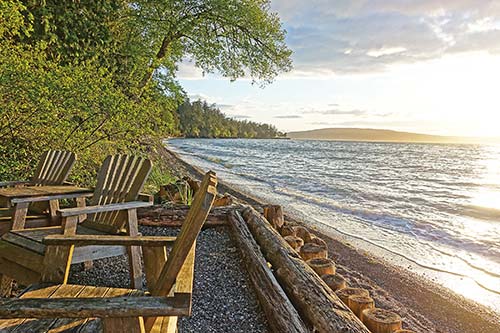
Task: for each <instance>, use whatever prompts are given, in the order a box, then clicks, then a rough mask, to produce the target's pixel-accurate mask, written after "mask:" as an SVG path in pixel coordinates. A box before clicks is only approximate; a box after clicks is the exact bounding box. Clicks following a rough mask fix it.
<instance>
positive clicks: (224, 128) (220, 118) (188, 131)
mask: <svg viewBox="0 0 500 333" xmlns="http://www.w3.org/2000/svg"><path fill="white" fill-rule="evenodd" d="M177 112H178V114H179V121H180V129H181V132H182V133H184V135H186V136H187V137H192V138H259V139H268V138H276V137H281V136H284V134H283V133H281V132H279V131H278V130H277V129H276V127H274V126H272V125H268V124H259V123H256V122H253V121H246V120H244V121H238V120H235V119H231V118H228V117H226V116H225V115H224V114H223V113H222V112H220V110H218V109H217V108H216V107H215V106H213V105H208V104H207V103H206V102H201V101H196V102H193V103H191V102H190V101H189V100H188V101H186V102H184V103H183V104H182V105H181V106H179V109H178V110H177Z"/></svg>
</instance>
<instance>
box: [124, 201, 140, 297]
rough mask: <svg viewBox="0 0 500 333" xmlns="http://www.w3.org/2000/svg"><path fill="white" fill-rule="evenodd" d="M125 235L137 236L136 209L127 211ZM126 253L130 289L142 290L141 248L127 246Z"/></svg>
mask: <svg viewBox="0 0 500 333" xmlns="http://www.w3.org/2000/svg"><path fill="white" fill-rule="evenodd" d="M127 233H128V235H129V236H137V235H139V227H138V224H137V210H136V209H129V210H127ZM127 253H128V263H129V266H130V281H131V285H132V288H133V289H142V265H141V247H140V246H129V247H127Z"/></svg>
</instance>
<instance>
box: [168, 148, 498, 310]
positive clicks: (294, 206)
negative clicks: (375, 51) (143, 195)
mask: <svg viewBox="0 0 500 333" xmlns="http://www.w3.org/2000/svg"><path fill="white" fill-rule="evenodd" d="M167 145H168V146H169V147H170V148H172V149H173V150H174V151H177V152H178V153H179V154H180V155H181V157H182V158H183V159H185V160H186V161H188V162H190V163H193V164H195V165H198V166H200V167H202V168H204V169H212V170H214V171H216V172H217V173H218V175H219V176H220V177H221V178H222V179H223V180H224V181H226V182H227V183H229V184H232V185H234V186H236V187H238V188H240V189H241V190H243V191H247V192H250V193H252V194H253V195H256V196H258V197H261V198H263V199H265V200H268V201H271V202H274V203H277V204H282V205H283V206H284V207H285V209H287V210H291V211H294V212H299V213H300V214H301V216H302V217H303V218H305V220H306V221H307V222H309V223H311V224H314V225H320V226H322V227H323V228H326V229H328V230H331V231H332V232H334V233H337V234H341V235H342V236H343V237H346V238H348V239H350V240H353V241H355V242H356V244H358V245H360V246H362V247H363V246H364V247H366V248H367V249H370V250H371V251H375V252H376V253H378V254H382V256H384V257H389V258H391V261H392V262H393V263H395V264H399V265H401V266H404V267H406V268H410V269H415V270H416V271H417V272H419V273H422V274H424V275H427V276H428V277H429V278H432V279H434V280H436V281H437V282H439V283H441V284H443V285H444V286H446V287H448V288H451V289H453V290H455V291H456V292H458V293H460V294H462V295H464V296H466V297H469V298H471V299H473V300H475V301H478V302H480V303H483V304H485V305H487V306H490V307H491V308H493V309H494V310H496V311H499V310H500V146H486V145H484V146H483V145H449V144H407V143H371V142H370V143H369V142H337V141H308V140H304V141H302V140H301V141H299V140H245V139H225V140H217V139H213V140H212V139H174V140H169V141H168V143H167ZM386 254H387V256H386Z"/></svg>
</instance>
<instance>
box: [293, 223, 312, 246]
mask: <svg viewBox="0 0 500 333" xmlns="http://www.w3.org/2000/svg"><path fill="white" fill-rule="evenodd" d="M294 229H295V236H297V237H300V238H302V240H303V241H304V243H309V242H310V241H311V239H312V237H313V236H312V235H311V233H310V232H309V230H307V228H304V227H301V226H296V227H294Z"/></svg>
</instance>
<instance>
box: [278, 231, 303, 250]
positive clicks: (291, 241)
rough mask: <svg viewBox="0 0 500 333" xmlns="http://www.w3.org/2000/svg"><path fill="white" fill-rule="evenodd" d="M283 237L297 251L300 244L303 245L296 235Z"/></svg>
mask: <svg viewBox="0 0 500 333" xmlns="http://www.w3.org/2000/svg"><path fill="white" fill-rule="evenodd" d="M283 239H284V240H285V241H286V242H287V243H288V245H290V246H291V247H292V248H293V249H294V250H295V251H297V252H298V251H299V250H300V248H301V246H302V245H304V241H303V240H302V238H299V237H297V236H292V235H290V236H285V237H283Z"/></svg>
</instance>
